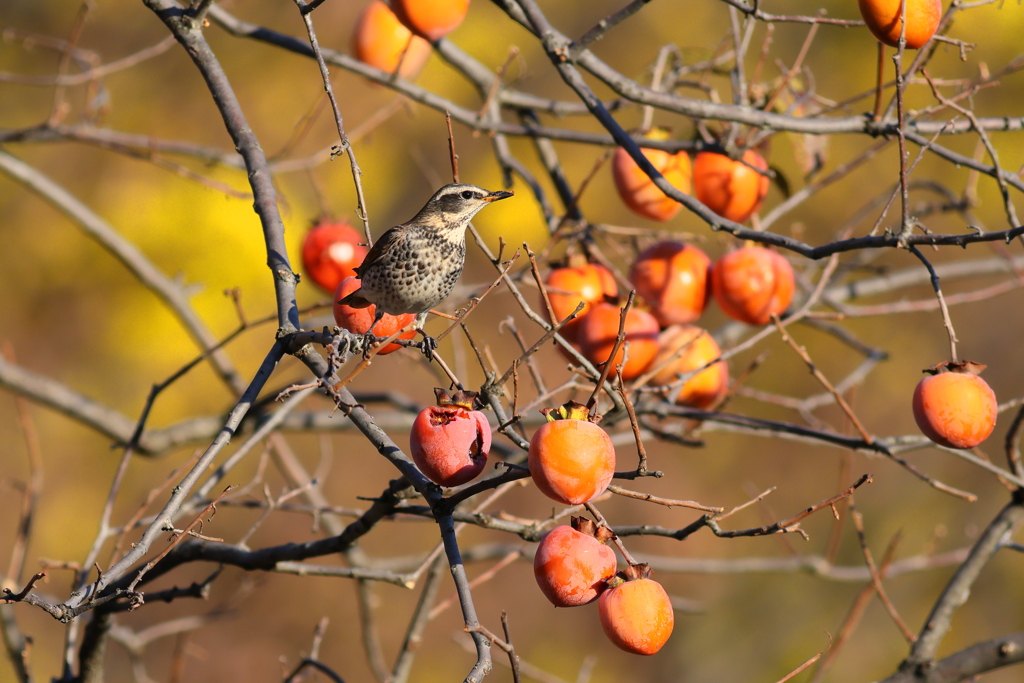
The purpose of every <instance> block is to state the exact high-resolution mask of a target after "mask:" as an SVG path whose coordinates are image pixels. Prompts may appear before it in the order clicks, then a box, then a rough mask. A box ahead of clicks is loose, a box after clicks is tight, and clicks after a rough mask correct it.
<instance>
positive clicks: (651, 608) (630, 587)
mask: <svg viewBox="0 0 1024 683" xmlns="http://www.w3.org/2000/svg"><path fill="white" fill-rule="evenodd" d="M649 576H650V570H649V568H648V567H647V565H643V564H641V565H632V566H630V567H628V568H627V569H626V570H624V571H622V572H619V574H616V575H615V576H614V577H613V578H612V579H610V580H609V581H608V582H607V583H608V588H607V590H605V591H604V592H603V593H601V598H600V601H599V602H598V607H599V612H600V614H601V626H602V627H604V632H605V635H607V636H608V639H609V640H611V641H612V642H613V643H615V644H616V645H617V646H619V647H620V648H622V649H623V650H625V651H626V652H632V653H634V654H638V655H653V654H654V653H656V652H657V651H658V650H660V649H661V648H662V646H663V645H664V644H665V642H666V641H667V640H668V638H669V636H671V635H672V627H673V626H674V625H675V615H674V614H673V612H672V600H671V599H670V598H669V597H668V593H666V592H665V589H664V588H663V587H662V585H661V584H660V583H658V582H657V581H655V580H653V579H651V578H649Z"/></svg>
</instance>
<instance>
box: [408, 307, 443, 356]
mask: <svg viewBox="0 0 1024 683" xmlns="http://www.w3.org/2000/svg"><path fill="white" fill-rule="evenodd" d="M428 313H429V311H423V312H422V313H419V314H418V315H417V316H416V320H415V321H414V322H413V325H412V326H413V329H415V330H416V331H417V332H419V333H420V335H421V336H422V337H423V341H421V342H420V349H421V350H422V351H423V355H424V356H426V357H427V361H432V360H434V351H435V350H436V349H437V340H436V339H434V338H433V337H431V336H430V335H429V334H427V333H426V331H424V329H423V323H425V322H426V321H427V314H428Z"/></svg>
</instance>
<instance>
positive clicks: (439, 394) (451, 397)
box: [434, 387, 483, 410]
mask: <svg viewBox="0 0 1024 683" xmlns="http://www.w3.org/2000/svg"><path fill="white" fill-rule="evenodd" d="M434 396H435V397H436V398H437V405H439V406H451V407H454V408H465V409H466V410H478V409H479V408H481V407H482V405H483V404H482V403H481V401H480V394H478V393H477V392H475V391H468V390H466V389H460V390H458V391H456V392H455V393H454V394H449V393H448V392H447V390H445V389H442V388H440V387H435V388H434Z"/></svg>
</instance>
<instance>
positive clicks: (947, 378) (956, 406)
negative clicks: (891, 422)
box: [913, 361, 999, 448]
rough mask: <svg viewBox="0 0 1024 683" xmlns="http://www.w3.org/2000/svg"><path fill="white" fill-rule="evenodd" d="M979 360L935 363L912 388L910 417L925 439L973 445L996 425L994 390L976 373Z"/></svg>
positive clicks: (954, 445)
mask: <svg viewBox="0 0 1024 683" xmlns="http://www.w3.org/2000/svg"><path fill="white" fill-rule="evenodd" d="M984 369H985V366H984V365H982V364H980V363H972V362H970V361H964V362H962V363H949V362H946V363H939V364H938V365H936V366H935V367H932V368H929V369H928V370H925V372H927V373H931V374H930V376H928V377H925V378H924V379H922V380H921V381H920V382H919V383H918V385H917V388H916V389H914V400H913V406H914V420H916V421H917V426H918V427H919V428H920V429H921V431H922V432H924V435H925V436H927V437H928V438H929V439H931V440H932V441H934V442H935V443H937V444H939V445H940V446H946V447H947V448H974V447H975V446H977V445H978V444H980V443H981V442H982V441H984V440H985V439H987V438H988V437H989V435H990V434H991V433H992V430H993V429H995V426H996V414H997V412H998V408H999V406H998V404H997V403H996V395H995V392H993V391H992V388H991V387H989V385H988V383H987V382H986V381H985V380H983V379H982V378H981V377H979V376H978V374H977V373H980V372H981V371H982V370H984Z"/></svg>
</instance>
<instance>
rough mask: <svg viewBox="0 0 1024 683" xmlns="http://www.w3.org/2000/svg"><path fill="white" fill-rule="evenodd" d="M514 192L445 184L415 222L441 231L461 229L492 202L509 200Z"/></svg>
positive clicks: (464, 184) (461, 184) (414, 219)
mask: <svg viewBox="0 0 1024 683" xmlns="http://www.w3.org/2000/svg"><path fill="white" fill-rule="evenodd" d="M512 194H513V193H512V192H505V191H503V190H498V191H496V192H490V191H488V190H485V189H483V188H482V187H477V186H476V185H469V184H467V183H452V184H451V185H445V186H444V187H442V188H441V189H440V190H438V191H437V192H435V193H434V196H433V197H431V198H430V200H429V201H428V202H427V203H426V205H425V206H424V207H423V208H422V209H421V210H420V212H419V213H418V214H416V217H415V218H413V222H416V223H419V224H421V225H430V226H435V227H438V228H460V227H465V225H466V223H467V222H468V221H469V220H470V219H471V218H473V216H475V215H476V213H477V211H479V210H480V209H482V208H484V207H485V206H487V205H488V204H490V203H491V202H496V201H498V200H499V199H506V198H508V197H511V196H512Z"/></svg>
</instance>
